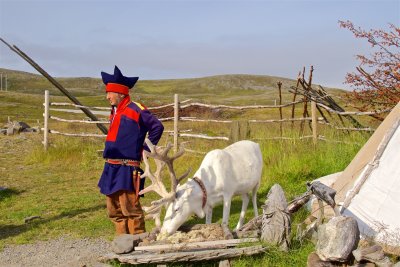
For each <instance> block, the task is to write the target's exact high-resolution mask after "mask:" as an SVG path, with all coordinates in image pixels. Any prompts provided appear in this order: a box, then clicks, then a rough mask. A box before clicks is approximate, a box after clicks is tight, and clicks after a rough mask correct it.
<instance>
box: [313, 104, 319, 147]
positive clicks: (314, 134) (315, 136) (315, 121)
mask: <svg viewBox="0 0 400 267" xmlns="http://www.w3.org/2000/svg"><path fill="white" fill-rule="evenodd" d="M311 126H312V132H313V141H314V144H316V143H317V140H318V134H317V103H316V102H315V101H311Z"/></svg>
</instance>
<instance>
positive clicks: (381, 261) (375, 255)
mask: <svg viewBox="0 0 400 267" xmlns="http://www.w3.org/2000/svg"><path fill="white" fill-rule="evenodd" d="M353 256H354V258H355V259H356V261H358V262H364V261H368V262H371V263H374V264H375V265H376V266H382V267H389V266H392V265H393V264H392V263H391V262H390V259H389V258H388V257H386V256H385V254H384V253H383V249H382V247H381V246H379V245H374V246H370V247H366V248H359V249H356V250H354V251H353Z"/></svg>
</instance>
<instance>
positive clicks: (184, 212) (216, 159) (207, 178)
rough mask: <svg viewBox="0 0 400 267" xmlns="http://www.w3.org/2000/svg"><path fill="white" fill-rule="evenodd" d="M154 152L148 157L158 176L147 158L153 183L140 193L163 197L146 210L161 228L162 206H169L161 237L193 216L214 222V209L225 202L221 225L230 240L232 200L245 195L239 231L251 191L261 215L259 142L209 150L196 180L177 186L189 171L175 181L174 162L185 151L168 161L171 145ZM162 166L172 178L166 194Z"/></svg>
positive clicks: (237, 227) (153, 149) (246, 142)
mask: <svg viewBox="0 0 400 267" xmlns="http://www.w3.org/2000/svg"><path fill="white" fill-rule="evenodd" d="M151 149H152V153H145V154H146V156H150V157H153V158H154V159H156V163H157V162H158V163H157V166H158V167H157V171H156V175H152V174H151V173H150V170H149V168H148V160H147V159H145V163H146V171H145V174H144V175H143V176H145V175H147V176H149V177H150V178H151V179H152V181H153V184H152V185H151V186H149V188H146V189H144V190H142V192H141V193H145V192H147V191H150V190H154V191H156V192H157V193H159V194H160V195H161V196H162V197H163V199H161V200H158V201H154V202H153V203H152V206H151V207H149V208H146V209H145V211H146V212H147V213H148V216H149V217H152V218H155V219H156V226H157V227H159V225H160V219H159V212H160V210H161V207H162V205H167V204H168V207H167V212H166V215H165V218H164V222H163V224H162V227H161V235H162V236H163V235H170V234H173V233H174V232H175V231H176V230H177V229H178V228H179V227H180V226H181V225H182V224H183V223H184V222H185V221H186V220H187V219H188V217H189V216H190V215H192V214H196V215H197V216H198V217H200V218H204V216H206V223H208V224H209V223H211V219H212V210H213V207H214V206H215V205H217V204H219V203H221V202H223V207H224V208H223V218H222V226H223V228H224V230H225V236H226V237H227V238H228V237H231V233H230V231H229V229H228V220H229V215H230V207H231V200H232V197H233V196H235V195H241V196H242V210H241V212H240V218H239V221H238V223H237V226H236V229H239V228H240V227H241V226H242V225H243V223H244V217H245V213H246V210H247V206H248V203H249V194H250V192H252V202H253V208H254V215H255V216H256V217H257V216H258V211H257V190H258V187H259V185H260V179H261V172H262V166H263V161H262V155H261V151H260V147H259V145H258V144H257V143H254V142H251V141H239V142H236V143H234V144H232V145H230V146H228V147H226V148H225V149H216V150H212V151H210V152H209V153H207V155H206V156H205V158H204V159H203V162H202V163H201V165H200V168H199V169H198V170H197V171H196V172H195V174H194V177H193V178H192V179H189V180H188V181H187V182H186V183H185V184H183V185H178V182H179V181H180V180H181V179H183V178H184V177H185V176H186V175H187V173H188V172H187V173H186V174H185V175H183V176H182V177H180V178H179V179H176V175H175V172H174V170H173V161H174V160H175V159H176V158H177V157H179V156H181V155H182V154H183V151H182V150H181V151H180V152H179V153H178V154H177V155H175V156H173V157H170V158H169V157H167V153H168V150H169V149H170V146H169V147H167V149H165V150H164V151H162V152H161V153H157V151H156V150H157V149H155V148H154V147H153V148H151ZM146 156H145V157H144V158H146ZM161 162H162V163H161ZM163 164H166V165H167V166H168V169H169V172H170V175H171V182H172V186H171V187H172V191H171V192H170V193H168V192H166V190H165V187H164V186H163V185H162V183H161V180H160V178H159V174H160V171H161V168H162V166H163ZM157 176H158V177H157Z"/></svg>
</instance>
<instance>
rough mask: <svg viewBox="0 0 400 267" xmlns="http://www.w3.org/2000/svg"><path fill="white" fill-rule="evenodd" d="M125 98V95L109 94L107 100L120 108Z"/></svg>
mask: <svg viewBox="0 0 400 267" xmlns="http://www.w3.org/2000/svg"><path fill="white" fill-rule="evenodd" d="M124 97H125V95H123V94H119V93H114V92H107V96H106V98H107V100H108V101H110V105H111V106H118V104H119V103H120V102H121V100H122V99H123V98H124Z"/></svg>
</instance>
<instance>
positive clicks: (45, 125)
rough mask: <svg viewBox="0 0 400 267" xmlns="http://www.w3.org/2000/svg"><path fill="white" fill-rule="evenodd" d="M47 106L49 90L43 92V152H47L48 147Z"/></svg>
mask: <svg viewBox="0 0 400 267" xmlns="http://www.w3.org/2000/svg"><path fill="white" fill-rule="evenodd" d="M49 104H50V95H49V90H45V91H44V114H43V117H44V133H43V146H44V150H47V148H48V146H49V139H48V138H49Z"/></svg>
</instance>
